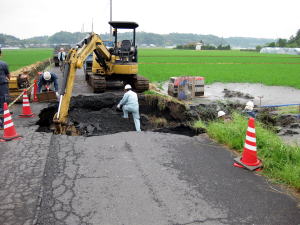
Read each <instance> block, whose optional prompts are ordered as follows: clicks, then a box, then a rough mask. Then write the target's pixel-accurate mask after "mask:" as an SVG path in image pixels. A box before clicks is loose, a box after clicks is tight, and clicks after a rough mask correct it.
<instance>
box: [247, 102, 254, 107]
mask: <svg viewBox="0 0 300 225" xmlns="http://www.w3.org/2000/svg"><path fill="white" fill-rule="evenodd" d="M246 106H248V107H254V103H253V102H252V101H248V102H247V103H246Z"/></svg>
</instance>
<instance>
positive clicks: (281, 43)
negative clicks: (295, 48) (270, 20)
mask: <svg viewBox="0 0 300 225" xmlns="http://www.w3.org/2000/svg"><path fill="white" fill-rule="evenodd" d="M286 45H287V40H286V39H282V38H279V39H278V41H277V46H278V47H286Z"/></svg>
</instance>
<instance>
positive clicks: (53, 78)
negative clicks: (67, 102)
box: [38, 71, 58, 93]
mask: <svg viewBox="0 0 300 225" xmlns="http://www.w3.org/2000/svg"><path fill="white" fill-rule="evenodd" d="M52 84H54V91H55V92H56V93H57V92H58V81H57V75H56V74H55V73H51V72H48V71H45V72H44V73H43V74H42V75H41V76H40V79H39V82H38V92H39V93H41V92H45V91H50V90H51V89H50V87H51V85H52Z"/></svg>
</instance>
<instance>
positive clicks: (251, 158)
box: [233, 117, 262, 171]
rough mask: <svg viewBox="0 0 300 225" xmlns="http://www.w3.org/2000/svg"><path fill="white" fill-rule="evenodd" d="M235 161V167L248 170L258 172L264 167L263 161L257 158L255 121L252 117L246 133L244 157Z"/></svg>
mask: <svg viewBox="0 0 300 225" xmlns="http://www.w3.org/2000/svg"><path fill="white" fill-rule="evenodd" d="M234 161H235V163H234V164H233V165H234V166H236V167H240V168H246V169H249V170H252V171H253V170H258V169H259V168H261V167H262V163H261V161H260V160H259V159H258V158H257V152H256V134H255V119H254V118H252V117H250V118H249V121H248V129H247V132H246V140H245V145H244V150H243V155H242V157H237V158H235V159H234Z"/></svg>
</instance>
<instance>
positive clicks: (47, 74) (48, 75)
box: [43, 71, 51, 80]
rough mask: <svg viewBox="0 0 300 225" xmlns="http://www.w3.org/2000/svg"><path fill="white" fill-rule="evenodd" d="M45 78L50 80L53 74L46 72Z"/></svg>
mask: <svg viewBox="0 0 300 225" xmlns="http://www.w3.org/2000/svg"><path fill="white" fill-rule="evenodd" d="M43 77H44V79H45V80H50V79H51V74H50V73H49V72H48V71H46V72H44V74H43Z"/></svg>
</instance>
